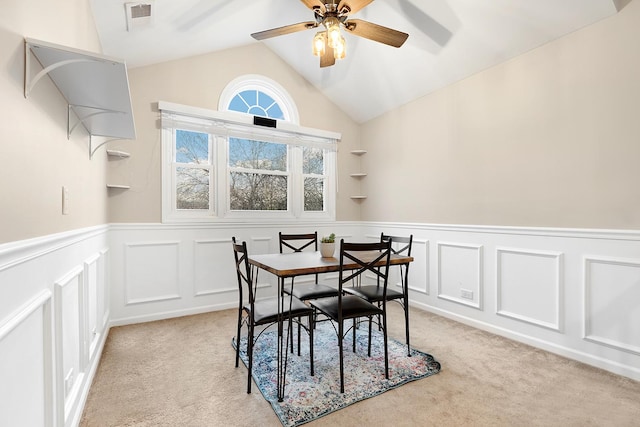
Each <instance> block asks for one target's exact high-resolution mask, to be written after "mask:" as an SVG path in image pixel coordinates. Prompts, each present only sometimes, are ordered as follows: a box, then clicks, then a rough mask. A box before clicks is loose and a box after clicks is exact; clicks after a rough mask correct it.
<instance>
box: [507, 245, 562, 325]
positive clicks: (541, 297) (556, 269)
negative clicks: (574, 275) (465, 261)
mask: <svg viewBox="0 0 640 427" xmlns="http://www.w3.org/2000/svg"><path fill="white" fill-rule="evenodd" d="M562 255H563V254H562V253H560V252H550V251H535V250H529V249H515V248H500V247H499V248H496V261H497V262H496V285H497V292H496V313H497V314H499V315H501V316H506V317H510V318H512V319H517V320H520V321H523V322H528V323H531V324H533V325H537V326H541V327H544V328H549V329H552V330H555V331H560V330H561V325H560V322H561V319H562V318H563V312H562V304H561V298H562V277H563V274H562V273H563V269H562Z"/></svg>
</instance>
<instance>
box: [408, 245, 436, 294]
mask: <svg viewBox="0 0 640 427" xmlns="http://www.w3.org/2000/svg"><path fill="white" fill-rule="evenodd" d="M429 252H430V251H429V240H426V239H416V238H414V239H413V246H412V247H411V255H412V256H413V257H414V259H416V261H418V262H416V263H415V264H416V265H414V266H412V265H409V286H408V288H409V291H411V292H415V293H420V294H424V295H429V294H430V291H429V289H430V282H431V280H430V279H429V276H430V275H429V267H430V262H429ZM418 269H419V270H418ZM416 271H417V272H418V274H416V273H415V272H416Z"/></svg>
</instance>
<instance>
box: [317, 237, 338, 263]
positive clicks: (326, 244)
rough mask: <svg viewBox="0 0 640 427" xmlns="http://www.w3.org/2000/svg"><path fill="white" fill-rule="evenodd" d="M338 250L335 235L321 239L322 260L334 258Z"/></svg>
mask: <svg viewBox="0 0 640 427" xmlns="http://www.w3.org/2000/svg"><path fill="white" fill-rule="evenodd" d="M335 250H336V235H335V234H334V233H331V234H329V235H328V236H324V237H323V238H322V239H320V254H321V255H322V258H333V253H334V252H335Z"/></svg>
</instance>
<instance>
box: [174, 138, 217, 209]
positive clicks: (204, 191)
mask: <svg viewBox="0 0 640 427" xmlns="http://www.w3.org/2000/svg"><path fill="white" fill-rule="evenodd" d="M175 144H176V146H175V162H176V166H175V177H176V208H177V209H209V207H210V202H211V201H210V194H211V193H210V182H211V161H210V158H209V135H208V134H206V133H200V132H191V131H185V130H176V139H175Z"/></svg>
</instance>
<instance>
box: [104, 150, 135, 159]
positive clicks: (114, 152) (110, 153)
mask: <svg viewBox="0 0 640 427" xmlns="http://www.w3.org/2000/svg"><path fill="white" fill-rule="evenodd" d="M107 156H109V157H117V158H120V159H124V158H127V157H131V154H129V153H127V152H126V151H120V150H107Z"/></svg>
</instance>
